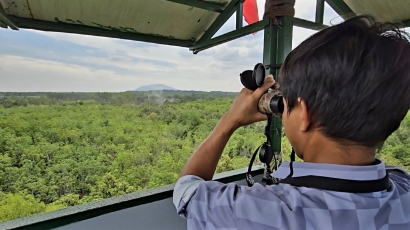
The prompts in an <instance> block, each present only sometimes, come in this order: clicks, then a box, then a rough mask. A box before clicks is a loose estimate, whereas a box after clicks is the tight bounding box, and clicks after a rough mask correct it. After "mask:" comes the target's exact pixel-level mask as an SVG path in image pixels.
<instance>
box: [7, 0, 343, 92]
mask: <svg viewBox="0 0 410 230" xmlns="http://www.w3.org/2000/svg"><path fill="white" fill-rule="evenodd" d="M257 3H258V8H259V9H258V10H259V18H262V16H263V12H264V3H265V0H257ZM315 4H316V0H303V1H296V6H295V12H296V15H295V17H299V18H303V19H307V20H312V21H314V17H315ZM235 17H236V16H235V14H234V15H233V16H232V17H231V18H230V19H229V20H228V21H227V22H226V24H225V25H224V26H223V27H222V28H221V29H220V30H219V31H218V33H217V34H216V35H215V36H218V35H220V34H223V33H226V32H229V31H232V30H234V29H235ZM338 19H339V20H340V17H338V15H337V14H336V13H335V12H334V11H333V10H332V9H331V8H330V7H329V6H328V5H326V7H325V17H324V23H325V24H327V25H330V24H331V23H332V24H333V23H334V22H335V21H336V20H338ZM244 25H246V23H244ZM314 33H315V31H312V30H307V29H303V28H298V27H294V31H293V34H294V38H293V47H295V46H297V45H298V44H300V42H302V41H303V40H304V39H306V38H308V37H309V36H311V35H312V34H314ZM0 41H1V45H0V91H1V92H123V91H127V90H134V89H136V88H138V87H140V86H144V85H149V84H165V85H168V86H171V87H174V88H176V89H179V90H198V91H230V92H238V91H240V90H241V89H242V88H243V86H242V85H241V83H240V80H239V73H241V72H242V71H244V70H246V69H253V67H254V66H255V64H256V63H260V62H262V57H263V56H262V51H263V50H262V47H263V31H260V32H258V33H257V34H256V35H248V36H245V37H242V38H240V39H237V40H235V41H231V42H228V43H225V44H222V45H219V46H217V47H213V48H211V49H208V50H205V51H202V52H199V53H198V54H193V53H192V51H190V50H189V49H188V48H181V47H174V46H166V45H157V44H153V43H145V42H137V41H128V40H121V39H112V38H105V37H96V36H86V35H77V34H65V33H53V32H43V31H36V30H25V29H20V30H19V31H14V30H11V29H3V28H0Z"/></svg>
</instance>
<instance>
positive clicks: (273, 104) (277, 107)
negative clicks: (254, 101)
mask: <svg viewBox="0 0 410 230" xmlns="http://www.w3.org/2000/svg"><path fill="white" fill-rule="evenodd" d="M282 98H283V97H282V96H281V95H279V94H278V92H277V91H276V90H273V91H271V92H267V93H265V94H263V95H262V97H261V98H260V99H259V103H258V110H259V112H261V113H263V114H282V113H283V109H284V106H283V100H282Z"/></svg>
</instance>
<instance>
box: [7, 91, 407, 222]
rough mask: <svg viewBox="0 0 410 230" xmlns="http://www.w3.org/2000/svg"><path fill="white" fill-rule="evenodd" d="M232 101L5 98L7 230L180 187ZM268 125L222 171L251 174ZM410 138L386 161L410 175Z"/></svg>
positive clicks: (139, 95) (211, 96)
mask: <svg viewBox="0 0 410 230" xmlns="http://www.w3.org/2000/svg"><path fill="white" fill-rule="evenodd" d="M235 96H236V94H235V93H222V92H211V93H205V92H183V91H166V92H124V93H0V104H1V105H2V106H1V108H0V222H2V221H7V220H11V219H15V218H19V217H23V216H29V215H33V214H36V213H41V212H47V211H53V210H57V209H61V208H64V207H67V206H73V205H77V204H82V203H86V202H91V201H96V200H100V199H104V198H108V197H112V196H117V195H122V194H126V193H131V192H137V191H142V190H144V189H149V188H154V187H157V186H162V185H166V184H171V183H175V181H176V179H177V177H178V173H179V172H180V170H181V169H182V167H183V165H184V164H185V162H186V160H187V159H188V157H189V156H190V155H191V154H192V153H193V151H194V150H195V149H196V148H197V147H198V145H199V144H200V143H201V142H202V141H203V140H204V139H205V138H206V136H207V135H208V134H209V133H210V132H211V130H212V129H213V127H214V125H215V124H216V123H217V121H218V120H219V118H220V117H221V116H222V115H223V114H224V113H225V112H226V111H227V110H228V109H229V107H230V105H231V103H232V101H233V100H234V98H235ZM264 125H265V124H264V123H258V124H252V125H249V126H247V127H242V128H240V129H239V130H237V132H235V134H234V135H233V137H232V138H231V140H230V141H229V143H228V145H227V147H226V149H225V151H224V153H223V156H222V159H221V161H220V162H219V165H218V168H217V171H218V172H222V171H228V170H233V169H237V168H242V167H246V166H247V164H248V163H249V157H250V155H251V153H252V152H253V151H254V150H255V149H256V148H257V147H258V146H259V144H261V143H262V142H263V141H264V139H265V138H264V135H263V131H264ZM409 136H410V115H408V116H407V117H406V119H405V120H404V121H403V123H402V125H401V127H400V129H399V130H397V131H396V132H395V133H394V134H393V135H392V136H391V137H390V138H389V139H388V140H387V141H386V143H385V144H384V146H383V149H382V150H381V151H380V152H379V157H380V158H382V159H384V160H385V161H386V162H387V163H389V164H395V165H400V166H402V167H404V168H406V169H407V170H410V138H409ZM282 145H283V152H284V158H285V159H287V156H288V155H289V153H290V145H289V143H288V142H287V140H286V138H283V140H282Z"/></svg>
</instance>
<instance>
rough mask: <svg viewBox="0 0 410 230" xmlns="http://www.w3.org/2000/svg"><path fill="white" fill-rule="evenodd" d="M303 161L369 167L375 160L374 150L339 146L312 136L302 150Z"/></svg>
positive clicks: (354, 146)
mask: <svg viewBox="0 0 410 230" xmlns="http://www.w3.org/2000/svg"><path fill="white" fill-rule="evenodd" d="M302 154H303V160H304V161H305V162H312V163H326V164H340V165H357V166H361V165H371V164H373V163H374V162H375V160H376V148H369V147H364V146H360V145H355V144H341V143H337V142H335V141H333V140H330V139H328V138H326V137H324V136H323V135H314V136H312V137H311V138H310V140H309V142H308V143H306V145H305V146H304V148H303V153H302Z"/></svg>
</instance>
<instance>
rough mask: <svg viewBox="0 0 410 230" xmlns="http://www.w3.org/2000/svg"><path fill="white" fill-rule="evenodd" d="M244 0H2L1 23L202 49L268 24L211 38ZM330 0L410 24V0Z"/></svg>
mask: <svg viewBox="0 0 410 230" xmlns="http://www.w3.org/2000/svg"><path fill="white" fill-rule="evenodd" d="M243 1H244V0H121V1H120V0H118V1H114V0H58V1H57V0H0V4H1V6H2V7H0V27H5V28H7V26H8V27H10V28H12V29H17V28H19V27H20V28H28V29H38V30H44V31H56V32H67V33H78V34H88V35H95V36H105V37H113V38H121V39H131V40H138V41H145V42H153V43H159V44H168V45H176V46H183V47H197V49H198V50H201V49H205V48H209V47H212V46H214V45H215V44H221V43H223V42H227V41H230V40H232V39H235V38H238V37H241V36H244V35H246V34H250V33H252V32H255V31H257V30H260V29H263V28H264V26H265V25H266V24H264V23H259V24H257V23H255V24H253V25H251V26H248V28H242V29H239V30H237V32H235V33H231V34H228V35H226V36H221V37H220V39H212V40H211V41H210V40H209V39H210V38H211V37H212V36H213V35H214V34H215V33H216V31H217V30H218V29H219V28H220V27H221V26H222V25H223V24H224V23H225V22H226V20H228V19H229V17H230V16H231V15H232V14H233V13H234V12H235V10H236V9H237V6H238V5H237V4H238V2H243ZM326 2H328V4H329V5H330V6H331V7H333V8H334V10H335V11H336V12H337V13H339V14H340V15H342V16H346V15H348V14H351V13H355V14H371V15H373V16H375V17H376V18H377V19H378V20H380V21H384V22H385V21H388V22H404V25H405V26H407V27H408V26H410V1H409V0H326ZM3 8H4V10H3ZM238 9H239V8H238ZM312 14H314V12H312ZM345 18H346V17H345ZM299 22H300V20H299ZM303 24H305V27H306V26H307V27H308V28H313V27H314V28H321V24H320V23H318V22H316V23H313V24H314V25H313V27H312V22H307V21H306V22H304V23H303ZM295 25H298V23H295ZM299 26H300V25H299ZM314 28H313V29H314ZM208 43H212V44H208ZM198 47H202V48H201V49H200V48H198ZM204 47H205V48H204ZM194 53H195V51H194Z"/></svg>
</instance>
